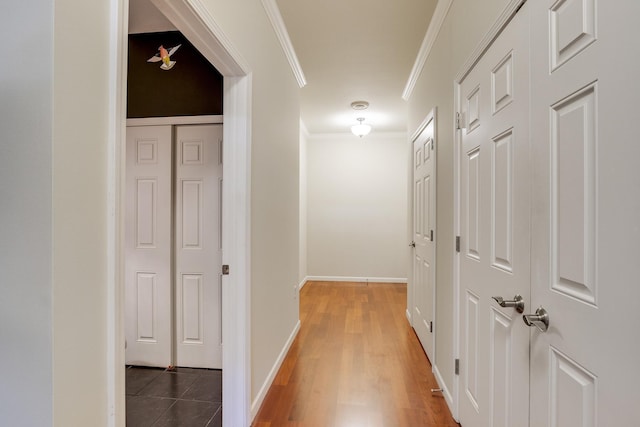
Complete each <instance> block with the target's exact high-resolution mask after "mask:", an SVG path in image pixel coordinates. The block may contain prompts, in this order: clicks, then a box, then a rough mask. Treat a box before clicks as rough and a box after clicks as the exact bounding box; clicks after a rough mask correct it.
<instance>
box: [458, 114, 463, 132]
mask: <svg viewBox="0 0 640 427" xmlns="http://www.w3.org/2000/svg"><path fill="white" fill-rule="evenodd" d="M463 127H464V113H456V129H462V128H463Z"/></svg>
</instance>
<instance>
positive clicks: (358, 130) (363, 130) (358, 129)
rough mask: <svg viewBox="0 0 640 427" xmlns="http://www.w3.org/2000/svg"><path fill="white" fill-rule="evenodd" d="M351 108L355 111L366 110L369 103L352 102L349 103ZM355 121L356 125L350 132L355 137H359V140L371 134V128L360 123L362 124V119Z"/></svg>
mask: <svg viewBox="0 0 640 427" xmlns="http://www.w3.org/2000/svg"><path fill="white" fill-rule="evenodd" d="M351 108H353V109H354V110H356V111H362V110H366V109H367V108H369V103H368V102H367V101H353V102H352V103H351ZM356 120H358V124H357V125H353V126H351V132H352V133H353V134H354V135H355V136H359V137H360V138H362V137H363V136H365V135H368V134H369V132H371V126H370V125H365V124H364V123H362V122H364V117H358V118H357V119H356Z"/></svg>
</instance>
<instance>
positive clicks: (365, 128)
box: [351, 122, 371, 138]
mask: <svg viewBox="0 0 640 427" xmlns="http://www.w3.org/2000/svg"><path fill="white" fill-rule="evenodd" d="M351 132H353V134H354V135H355V136H359V137H360V138H362V137H363V136H365V135H368V134H369V132H371V126H369V125H365V124H363V123H362V122H360V123H358V124H357V125H353V126H351Z"/></svg>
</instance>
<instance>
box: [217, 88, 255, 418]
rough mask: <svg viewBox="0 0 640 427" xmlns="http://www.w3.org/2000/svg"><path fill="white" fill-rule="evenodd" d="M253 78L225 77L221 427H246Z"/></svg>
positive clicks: (249, 394)
mask: <svg viewBox="0 0 640 427" xmlns="http://www.w3.org/2000/svg"><path fill="white" fill-rule="evenodd" d="M251 99H252V76H251V75H248V76H246V77H226V76H225V77H224V111H225V112H226V114H225V118H226V121H225V126H224V127H223V141H224V142H225V144H224V150H223V163H224V165H225V167H224V168H223V180H222V194H223V202H222V203H223V211H222V227H223V229H224V230H225V232H226V234H224V233H223V240H222V248H223V250H222V263H223V264H227V265H229V266H231V269H232V270H231V274H230V275H226V276H223V279H222V286H223V292H222V319H223V325H222V336H223V339H224V345H223V347H222V362H223V370H224V372H225V375H223V377H222V393H223V394H222V400H223V402H224V412H223V419H222V421H223V426H224V427H232V426H240V425H242V426H245V425H249V424H250V405H249V401H250V396H251V286H250V284H251V222H250V220H251V216H250V212H251V120H252V117H251Z"/></svg>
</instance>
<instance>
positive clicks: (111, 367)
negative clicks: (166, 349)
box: [105, 0, 129, 427]
mask: <svg viewBox="0 0 640 427" xmlns="http://www.w3.org/2000/svg"><path fill="white" fill-rule="evenodd" d="M109 21H110V24H109V26H110V32H109V39H110V41H109V44H110V46H109V57H110V58H114V61H113V64H114V66H113V67H112V68H110V69H109V117H108V121H109V125H108V128H109V131H108V132H109V135H108V142H107V145H108V146H107V248H106V250H107V254H106V255H107V301H106V302H107V313H106V321H107V336H106V340H107V342H106V349H107V355H106V363H107V366H106V370H105V373H106V382H107V390H106V391H107V420H106V421H107V426H108V427H120V426H124V425H125V423H126V403H125V402H126V400H125V393H126V390H125V372H124V365H125V354H124V342H125V340H124V286H123V283H124V271H123V270H124V269H123V268H122V267H123V251H121V248H122V246H123V242H124V229H125V227H124V213H125V212H124V209H122V207H124V194H125V191H124V179H122V176H121V171H122V170H123V167H122V166H123V165H124V164H125V159H124V156H125V150H123V148H124V145H125V141H126V126H125V117H126V111H127V84H126V76H127V65H128V64H127V49H128V43H129V42H128V24H129V4H128V0H112V1H111V2H110V17H109Z"/></svg>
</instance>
